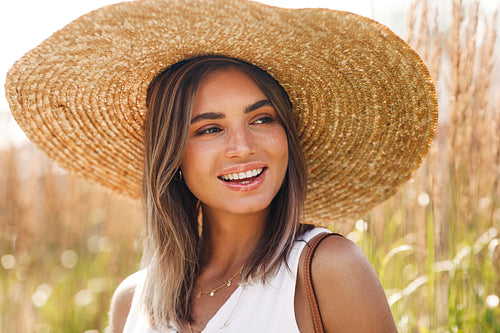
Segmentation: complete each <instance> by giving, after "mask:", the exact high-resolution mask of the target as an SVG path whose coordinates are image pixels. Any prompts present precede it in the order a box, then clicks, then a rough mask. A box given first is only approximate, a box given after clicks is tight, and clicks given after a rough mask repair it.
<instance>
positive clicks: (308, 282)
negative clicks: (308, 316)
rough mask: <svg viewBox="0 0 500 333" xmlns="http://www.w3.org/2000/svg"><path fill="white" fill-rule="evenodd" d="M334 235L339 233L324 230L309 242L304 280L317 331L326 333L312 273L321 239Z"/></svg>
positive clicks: (315, 330) (317, 332)
mask: <svg viewBox="0 0 500 333" xmlns="http://www.w3.org/2000/svg"><path fill="white" fill-rule="evenodd" d="M333 235H338V234H335V233H328V232H323V233H321V234H318V235H316V236H314V238H313V239H311V241H310V242H309V248H308V249H307V252H306V257H305V259H304V281H305V287H306V294H307V299H308V301H309V307H310V308H311V313H312V319H313V323H314V332H315V333H324V332H325V329H324V328H323V321H322V320H321V313H320V311H319V306H318V300H317V299H316V294H315V293H314V287H313V284H312V275H311V264H312V257H313V255H314V252H315V251H316V249H317V248H318V245H319V243H321V241H322V240H323V239H325V238H326V237H328V236H333Z"/></svg>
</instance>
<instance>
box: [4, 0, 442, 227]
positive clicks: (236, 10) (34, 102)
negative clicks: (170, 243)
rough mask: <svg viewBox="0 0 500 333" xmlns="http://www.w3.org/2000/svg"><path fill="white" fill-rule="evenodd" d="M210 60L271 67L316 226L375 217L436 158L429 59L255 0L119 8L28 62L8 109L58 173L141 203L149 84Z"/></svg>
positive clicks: (343, 21)
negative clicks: (298, 146) (196, 60)
mask: <svg viewBox="0 0 500 333" xmlns="http://www.w3.org/2000/svg"><path fill="white" fill-rule="evenodd" d="M204 54H221V55H226V56H230V57H234V58H239V59H242V60H245V61H247V62H250V63H252V64H254V65H256V66H259V67H261V68H262V69H264V70H266V71H267V72H268V73H269V74H271V75H272V76H273V77H274V78H275V79H276V80H278V81H279V82H280V83H281V85H282V86H283V87H284V88H285V90H286V91H287V93H288V94H289V97H290V100H291V102H292V104H293V107H294V114H295V117H296V119H297V123H298V130H299V134H300V140H301V143H302V145H303V149H304V152H305V154H306V158H307V165H308V170H309V183H308V198H307V202H306V217H307V220H308V222H314V223H317V224H320V225H324V224H328V223H331V222H332V221H335V220H338V219H342V218H345V217H353V216H355V215H358V214H361V213H363V212H365V211H367V210H368V209H370V208H371V207H373V206H374V205H375V204H377V203H379V202H381V201H383V200H384V199H386V198H388V197H389V196H391V195H392V194H394V193H395V191H396V189H397V187H398V186H399V185H400V184H402V183H404V182H405V181H407V180H408V179H409V178H410V177H411V176H412V174H413V172H414V170H415V169H417V168H418V166H419V165H420V164H421V162H422V159H423V157H424V155H425V154H426V152H427V151H428V149H429V145H430V143H431V141H432V138H433V136H434V133H435V130H436V126H437V118H438V114H437V99H436V94H435V90H434V85H433V83H432V80H431V77H430V75H429V72H428V70H427V68H426V67H425V65H424V64H423V62H422V60H421V59H420V58H419V56H418V55H417V54H416V53H415V52H414V51H413V50H412V49H411V48H410V47H409V46H408V45H407V44H406V43H405V42H404V41H402V40H401V39H400V38H399V37H397V36H396V35H395V34H394V33H392V32H391V31H390V30H389V29H388V28H387V27H385V26H383V25H381V24H380V23H377V22H375V21H373V20H370V19H367V18H364V17H361V16H358V15H355V14H351V13H347V12H339V11H333V10H326V9H294V10H291V9H282V8H277V7H270V6H266V5H262V4H259V3H255V2H249V1H244V0H196V1H195V0H169V1H166V0H163V1H162V0H144V1H134V2H128V3H121V4H116V5H111V6H107V7H104V8H101V9H99V10H96V11H93V12H90V13H88V14H86V15H84V16H82V17H80V18H79V19H77V20H75V21H73V22H72V23H70V24H69V25H67V26H66V27H64V28H63V29H61V30H60V31H58V32H56V33H55V34H53V35H52V36H51V37H49V38H48V39H47V40H45V41H44V42H43V43H42V44H41V45H39V46H38V47H36V48H35V49H34V50H32V51H30V52H28V53H27V54H26V55H25V56H24V57H22V58H21V59H20V60H19V61H18V62H16V63H15V65H14V66H13V67H12V69H11V70H10V71H9V73H8V76H7V83H6V94H7V99H8V101H9V103H10V106H11V110H12V113H13V115H14V117H15V119H16V121H17V122H18V124H19V125H20V126H21V128H22V129H23V130H24V131H25V132H26V134H27V136H28V138H29V139H30V140H31V141H33V142H34V143H35V145H36V146H38V147H39V148H40V149H42V150H44V151H45V152H46V153H47V154H48V155H49V157H50V158H51V159H53V160H54V161H55V162H56V163H57V164H58V165H59V166H61V167H62V168H64V169H66V170H68V171H70V172H72V173H75V174H77V175H80V176H83V177H84V178H86V179H87V180H89V181H90V182H92V183H94V184H100V185H102V186H104V187H106V188H108V189H110V190H111V191H113V192H115V193H118V194H121V195H124V196H127V197H131V198H134V199H137V198H139V197H140V195H141V181H142V165H143V120H144V115H145V112H146V109H145V97H146V96H145V93H146V90H147V87H148V84H149V83H150V82H151V80H152V78H153V77H154V76H155V74H157V73H158V72H160V71H161V70H162V69H164V68H166V67H168V66H170V65H172V64H174V63H176V62H178V61H180V60H182V59H185V58H188V57H194V56H197V55H204Z"/></svg>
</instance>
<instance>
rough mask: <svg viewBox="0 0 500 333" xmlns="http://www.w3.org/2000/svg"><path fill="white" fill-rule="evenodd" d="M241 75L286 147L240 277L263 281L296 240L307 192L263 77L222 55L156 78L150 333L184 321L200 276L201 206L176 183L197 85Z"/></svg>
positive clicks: (270, 82) (287, 111) (281, 93)
mask: <svg viewBox="0 0 500 333" xmlns="http://www.w3.org/2000/svg"><path fill="white" fill-rule="evenodd" d="M231 67H233V68H237V69H240V70H243V71H244V72H245V73H247V74H248V75H249V76H250V77H251V78H252V79H253V80H254V81H255V83H256V84H257V85H258V86H259V87H260V89H261V90H262V91H263V92H264V94H266V96H267V98H268V99H269V101H270V102H271V104H272V105H273V107H274V108H275V109H276V111H277V113H278V116H279V117H280V120H281V122H282V124H283V127H284V128H285V132H286V136H287V141H288V155H289V158H288V166H287V171H286V175H285V178H284V181H283V184H282V185H281V188H280V190H279V191H278V193H277V195H276V197H275V198H274V199H273V201H272V203H271V205H272V207H271V210H270V211H271V213H270V216H269V217H268V221H267V223H266V227H265V231H264V233H263V235H262V237H261V239H260V240H259V242H258V244H257V246H256V247H255V249H254V252H253V254H252V255H251V257H250V258H249V260H248V261H247V263H246V264H245V266H244V268H243V272H242V279H243V280H244V281H247V280H249V279H260V280H262V281H264V282H265V281H266V279H267V278H268V277H270V276H272V275H273V274H274V273H275V272H276V271H277V269H278V268H279V266H280V265H281V264H282V263H283V262H285V263H286V258H287V256H288V254H289V253H290V250H291V249H292V246H293V243H294V242H295V240H296V239H297V237H298V235H300V234H302V233H303V232H304V230H305V229H307V228H308V226H305V225H302V224H300V221H301V218H302V213H303V206H304V201H305V197H306V188H307V169H306V166H305V161H304V158H303V153H302V149H301V147H300V144H299V141H298V135H297V130H296V125H295V119H294V116H293V113H292V107H291V103H290V101H289V99H288V95H287V94H286V92H285V90H284V89H283V87H281V85H280V84H279V83H278V82H277V81H276V80H274V79H273V78H272V77H271V76H270V75H269V74H268V73H266V72H265V71H263V70H262V69H260V68H258V67H256V66H253V65H251V64H249V63H246V62H243V61H240V60H237V59H233V58H228V57H223V56H201V57H197V58H192V59H189V60H184V61H182V62H180V63H177V64H175V65H173V66H171V67H169V68H167V69H166V70H164V71H163V72H161V73H159V74H158V75H157V76H156V77H155V78H154V79H153V81H152V82H151V84H150V85H149V88H148V91H147V107H148V111H147V114H146V120H145V129H144V130H145V162H144V177H143V191H144V198H145V207H146V230H145V231H146V233H145V239H144V256H143V266H144V267H145V268H146V269H147V280H146V284H145V288H144V301H145V308H146V311H147V313H148V315H149V317H150V321H151V325H152V326H153V327H154V328H166V327H171V326H172V325H174V326H179V324H180V323H183V322H189V321H190V308H191V295H192V292H193V288H194V282H195V278H196V276H197V274H198V272H199V270H200V258H201V254H200V234H199V227H200V226H199V213H200V203H199V201H198V199H197V198H196V197H195V196H194V195H193V194H192V193H191V192H190V191H189V189H188V188H187V186H186V184H185V183H184V182H183V181H182V180H181V179H180V177H179V172H178V170H179V168H180V164H181V161H182V157H183V152H184V149H185V145H186V140H187V135H188V130H189V125H190V121H191V114H192V110H191V109H192V105H193V100H194V96H195V94H196V91H197V88H198V85H199V83H200V81H201V80H202V79H203V77H204V76H205V75H207V74H208V73H211V72H214V71H217V70H222V69H226V68H231Z"/></svg>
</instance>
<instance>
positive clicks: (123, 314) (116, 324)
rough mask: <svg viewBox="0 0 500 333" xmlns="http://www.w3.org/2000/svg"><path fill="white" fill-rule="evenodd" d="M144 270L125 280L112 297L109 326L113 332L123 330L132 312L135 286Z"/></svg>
mask: <svg viewBox="0 0 500 333" xmlns="http://www.w3.org/2000/svg"><path fill="white" fill-rule="evenodd" d="M142 274H143V271H139V272H136V273H134V274H132V275H130V276H128V277H127V278H125V280H123V281H122V282H121V283H120V285H119V286H118V287H117V288H116V290H115V292H114V293H113V297H112V298H111V306H110V310H109V326H110V329H111V332H112V333H119V332H122V331H123V328H124V327H125V322H126V321H127V316H128V314H129V312H130V306H131V305H132V299H133V298H134V293H135V288H136V287H137V285H138V283H139V281H140V279H141V277H142Z"/></svg>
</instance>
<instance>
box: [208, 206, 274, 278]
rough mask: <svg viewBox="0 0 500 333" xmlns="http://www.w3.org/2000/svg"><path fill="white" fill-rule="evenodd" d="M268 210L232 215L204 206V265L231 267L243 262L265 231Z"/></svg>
mask: <svg viewBox="0 0 500 333" xmlns="http://www.w3.org/2000/svg"><path fill="white" fill-rule="evenodd" d="M268 213H269V210H268V209H266V210H264V211H260V212H257V213H253V214H248V215H231V214H225V213H221V212H212V211H209V210H206V209H205V210H203V232H202V237H203V251H202V253H203V258H202V261H203V266H204V267H205V268H208V267H213V268H215V267H216V268H217V270H220V271H225V270H227V271H232V270H234V269H238V268H239V267H241V266H242V265H244V264H245V263H246V261H247V260H248V258H249V257H250V255H251V254H252V252H253V250H254V248H255V246H256V245H257V243H258V241H259V239H260V238H261V236H262V233H263V232H264V229H265V226H266V222H267V216H268Z"/></svg>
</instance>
